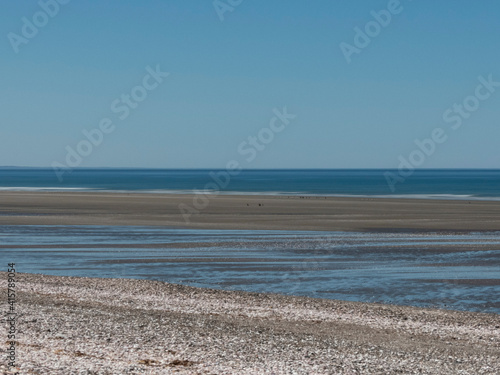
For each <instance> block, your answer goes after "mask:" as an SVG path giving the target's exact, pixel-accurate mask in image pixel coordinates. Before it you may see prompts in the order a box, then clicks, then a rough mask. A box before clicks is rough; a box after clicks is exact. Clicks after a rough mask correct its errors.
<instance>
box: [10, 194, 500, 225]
mask: <svg viewBox="0 0 500 375" xmlns="http://www.w3.org/2000/svg"><path fill="white" fill-rule="evenodd" d="M196 197H197V196H196V195H192V194H191V195H190V194H186V195H182V194H141V193H137V194H136V193H134V194H128V193H96V192H92V193H82V192H6V191H4V192H0V224H9V225H15V224H27V225H154V226H170V227H182V228H204V229H276V230H278V229H279V230H328V231H333V230H345V231H370V230H382V231H405V230H408V231H414V230H433V231H446V230H450V231H454V230H458V231H483V230H485V231H491V230H493V231H495V230H500V202H499V201H477V200H476V201H474V200H472V201H466V200H434V199H427V200H424V199H392V198H388V199H384V198H347V197H304V198H301V197H296V196H255V195H253V196H252V195H247V196H245V195H241V196H239V195H238V196H237V195H218V196H217V195H214V196H209V197H208V198H207V201H204V202H205V204H206V203H207V202H208V204H207V205H206V207H205V208H196V207H201V206H200V204H201V203H202V202H201V200H199V197H198V198H196ZM196 199H198V200H196ZM196 202H198V206H196V204H195V203H196ZM200 202H201V203H200ZM180 205H183V206H182V207H183V208H184V209H185V212H187V213H188V214H187V215H186V216H189V217H188V218H187V220H186V216H185V217H183V215H182V213H181V208H180ZM189 214H190V215H189Z"/></svg>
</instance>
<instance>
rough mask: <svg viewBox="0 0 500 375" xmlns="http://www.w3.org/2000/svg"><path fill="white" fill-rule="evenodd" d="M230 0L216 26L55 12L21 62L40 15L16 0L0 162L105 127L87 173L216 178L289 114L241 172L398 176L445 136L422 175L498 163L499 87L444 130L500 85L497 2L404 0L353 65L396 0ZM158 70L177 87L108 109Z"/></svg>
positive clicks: (37, 158) (4, 66)
mask: <svg viewBox="0 0 500 375" xmlns="http://www.w3.org/2000/svg"><path fill="white" fill-rule="evenodd" d="M51 1H56V0H45V2H47V3H51ZM393 1H394V0H393ZM42 2H43V1H42ZM221 2H222V3H226V4H227V5H226V6H227V7H231V8H232V11H227V12H226V13H224V14H223V20H222V21H221V19H220V17H219V15H218V14H217V12H216V10H215V8H214V4H213V1H212V0H191V1H182V0H171V1H166V0H165V1H159V0H156V1H154V0H143V1H131V0H122V1H106V0H99V1H97V0H96V1H90V0H87V1H85V0H72V1H69V2H68V3H67V4H64V5H63V4H59V3H58V4H59V5H58V7H59V10H58V11H57V14H55V15H54V17H50V16H48V18H47V19H48V21H47V24H46V25H44V26H40V27H37V29H38V33H37V34H36V35H35V36H33V37H30V38H26V40H27V43H23V44H18V45H17V48H18V52H17V53H16V52H15V48H14V47H13V44H12V43H11V39H12V34H9V33H14V34H16V35H18V36H19V37H24V36H23V33H22V27H23V24H24V23H23V22H24V21H23V18H24V17H25V19H27V20H28V21H29V22H33V17H34V16H35V15H36V14H37V12H40V11H41V9H42V8H41V6H40V4H39V2H37V1H28V0H26V1H15V2H14V1H12V2H8V3H9V5H4V7H3V9H2V12H1V13H0V21H1V22H0V28H1V29H0V34H1V35H2V38H3V39H2V43H0V53H1V59H0V69H1V71H2V72H3V73H2V75H1V79H0V123H1V137H0V165H9V166H12V165H14V166H50V165H51V164H52V163H53V162H55V161H57V162H60V163H62V164H64V163H65V162H64V160H65V158H66V156H67V153H68V151H67V150H68V147H69V148H72V149H75V150H76V149H77V145H78V144H79V142H81V141H82V140H85V139H86V138H85V137H84V135H83V133H82V131H83V130H85V129H86V130H87V131H90V130H92V129H94V128H98V126H99V122H100V121H101V120H102V119H103V118H109V119H111V120H112V121H113V125H114V130H113V132H111V133H109V134H104V135H103V142H102V143H100V144H98V145H97V146H94V147H93V149H92V151H91V152H90V153H89V155H86V156H84V157H82V158H81V162H80V164H79V166H81V167H95V166H103V167H154V168H223V167H224V166H225V165H226V163H227V161H229V160H245V159H244V157H243V156H242V155H241V154H240V153H239V152H238V147H239V146H240V145H241V143H242V142H245V141H247V140H248V137H251V136H256V135H258V134H259V132H260V131H261V130H262V129H263V128H267V127H269V123H270V120H271V119H272V118H273V117H274V116H275V115H274V113H273V109H275V108H278V109H283V108H284V107H286V108H287V111H288V112H289V113H291V114H295V115H296V118H294V119H293V120H291V121H290V123H289V124H288V125H287V126H286V128H285V130H283V131H281V132H279V133H276V134H275V135H274V138H273V140H272V141H271V142H270V143H268V144H266V145H265V148H264V149H262V150H258V153H257V156H256V157H255V159H254V160H252V162H250V163H246V164H242V165H243V166H244V167H246V168H397V167H398V164H399V159H398V158H399V157H400V156H403V157H408V156H409V155H410V154H411V152H412V151H414V150H415V149H416V147H417V146H416V145H415V140H416V139H419V140H422V139H425V138H429V137H430V136H431V134H432V131H433V130H434V129H436V128H442V129H444V130H445V132H446V135H447V140H446V142H443V143H440V144H436V147H435V150H433V152H432V154H431V155H426V158H425V161H424V162H423V163H422V164H421V165H419V166H420V167H424V168H441V167H445V168H446V167H449V168H497V167H498V165H499V160H500V151H499V147H498V144H499V141H500V121H499V118H500V106H499V105H498V104H499V102H500V87H499V88H495V89H494V90H493V92H490V94H491V95H489V97H488V98H487V99H484V100H483V99H481V100H480V102H479V106H478V108H477V109H474V111H471V112H469V113H467V114H468V117H467V118H464V119H463V123H462V124H461V126H460V128H458V129H456V130H453V129H452V127H451V125H452V124H451V123H449V122H448V123H447V122H445V121H444V120H443V113H444V112H445V111H446V110H447V109H449V108H451V107H452V106H453V104H454V103H459V104H461V103H463V101H464V100H465V99H466V98H468V97H469V96H471V95H474V94H475V90H476V87H477V86H478V85H479V84H480V81H478V77H480V76H482V77H484V78H487V77H488V76H489V75H492V77H493V80H494V81H500V64H499V61H500V48H498V41H499V37H500V23H499V22H498V14H500V3H499V2H498V1H494V0H485V1H481V2H477V1H472V0H470V1H465V0H458V1H451V0H450V1H439V2H436V1H431V0H413V1H410V0H401V1H400V4H399V8H398V9H399V10H400V12H399V13H397V14H392V15H391V20H390V22H389V23H388V25H387V26H386V27H383V26H381V27H380V32H379V33H378V34H376V35H374V36H373V37H371V38H370V43H369V45H368V46H366V47H364V48H358V49H359V51H360V52H359V53H356V54H353V55H352V56H351V62H350V63H348V62H347V61H346V58H345V56H344V54H343V53H342V51H341V48H340V44H341V43H348V44H350V45H352V46H354V47H356V45H355V42H354V38H355V34H356V32H355V28H356V27H358V28H359V29H361V30H365V27H366V25H367V23H369V22H374V16H373V15H372V14H371V12H372V11H376V12H379V11H382V10H387V9H388V3H389V2H388V1H378V0H377V1H348V0H339V1H331V0H315V1H305V0H303V1H298V0H290V1H286V2H285V1H269V0H251V1H250V0H243V1H241V3H240V4H239V5H234V6H231V5H229V4H230V3H231V2H230V1H228V0H221ZM232 3H233V4H237V3H238V1H237V0H232ZM219 4H220V3H219ZM42 11H43V10H42ZM38 17H39V21H38V22H43V21H44V19H43V15H41V16H40V14H38ZM40 17H41V18H40ZM372 26H373V24H372ZM35 27H36V26H35ZM9 35H11V39H9ZM16 40H18V39H16ZM158 65H159V66H160V68H161V70H162V71H165V72H169V73H170V75H169V76H168V77H167V78H165V79H164V81H163V82H162V83H160V84H159V85H158V87H156V88H155V89H154V90H151V91H148V92H147V97H146V99H145V100H144V101H142V102H141V103H139V104H138V105H137V108H134V109H132V110H131V111H130V115H129V116H128V117H127V118H125V119H123V120H121V119H119V118H118V116H117V114H116V113H114V112H113V111H112V110H111V104H112V103H113V101H115V100H117V99H120V98H121V95H123V94H130V92H131V90H132V89H133V88H134V87H136V86H137V85H140V84H141V82H142V80H143V78H144V76H145V75H146V74H147V71H146V68H147V67H148V66H150V67H152V68H154V67H156V66H158ZM496 90H498V91H496ZM470 103H473V104H474V102H473V101H472V102H470Z"/></svg>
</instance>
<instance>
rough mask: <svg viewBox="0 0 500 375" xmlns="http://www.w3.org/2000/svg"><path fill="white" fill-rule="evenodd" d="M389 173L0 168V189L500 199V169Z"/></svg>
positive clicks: (371, 171)
mask: <svg viewBox="0 0 500 375" xmlns="http://www.w3.org/2000/svg"><path fill="white" fill-rule="evenodd" d="M385 172H391V173H393V174H394V175H398V171H397V170H376V169H365V170H362V169H356V170H349V169H345V170H324V169H321V170H320V169H317V170H243V171H238V172H237V173H236V174H235V175H232V176H229V175H228V173H227V172H226V171H225V170H207V169H203V170H201V169H200V170H191V169H105V168H103V169H83V168H82V169H75V170H73V171H71V172H67V173H65V174H63V176H62V181H60V180H59V179H58V178H57V176H56V174H55V173H54V171H53V170H52V169H43V168H33V169H30V168H0V190H66V189H77V190H100V191H135V192H167V193H168V192H176V193H179V192H192V191H201V190H205V189H207V188H208V189H211V190H217V191H220V192H221V193H253V194H295V195H300V194H303V195H308V194H313V195H357V196H383V197H400V196H405V197H408V198H412V197H413V198H448V199H492V200H498V199H500V170H479V169H474V170H458V169H441V170H415V171H414V172H413V173H412V174H411V175H410V176H408V177H404V178H403V179H404V181H401V180H400V181H399V182H398V183H396V184H395V185H394V186H393V187H394V191H393V190H392V189H391V188H390V186H389V184H388V183H387V180H386V177H385V176H384V173H385Z"/></svg>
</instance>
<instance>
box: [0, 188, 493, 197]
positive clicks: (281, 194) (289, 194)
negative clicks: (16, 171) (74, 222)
mask: <svg viewBox="0 0 500 375" xmlns="http://www.w3.org/2000/svg"><path fill="white" fill-rule="evenodd" d="M0 192H10V193H16V192H27V193H64V192H79V193H99V194H101V193H102V194H173V195H194V194H201V195H207V194H208V195H230V196H264V197H266V196H270V197H289V198H301V197H310V198H317V197H319V198H322V197H327V198H362V199H432V200H436V199H437V200H457V201H462V200H465V201H467V200H469V201H472V200H473V201H500V196H477V195H470V194H385V195H384V194H336V193H324V194H320V193H305V192H287V191H237V190H227V191H226V190H224V191H217V192H215V191H214V192H206V191H203V190H172V189H157V190H139V189H138V190H109V189H97V188H86V187H65V188H61V187H21V186H20V187H0Z"/></svg>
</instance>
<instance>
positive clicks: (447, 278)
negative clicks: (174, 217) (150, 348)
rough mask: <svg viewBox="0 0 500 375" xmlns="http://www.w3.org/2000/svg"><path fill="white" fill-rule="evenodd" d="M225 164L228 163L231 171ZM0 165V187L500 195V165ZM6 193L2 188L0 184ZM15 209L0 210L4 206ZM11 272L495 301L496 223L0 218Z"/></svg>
mask: <svg viewBox="0 0 500 375" xmlns="http://www.w3.org/2000/svg"><path fill="white" fill-rule="evenodd" d="M229 172H231V173H232V174H230V173H229ZM386 172H391V173H392V174H393V175H397V176H400V175H399V173H400V172H399V171H397V170H393V171H390V170H389V171H386V170H244V171H238V173H235V171H226V170H180V169H176V170H159V169H76V170H74V171H72V172H71V173H67V174H65V175H64V178H63V180H62V181H59V179H58V178H57V176H56V175H55V173H54V171H52V170H51V169H41V168H32V169H30V168H2V169H0V190H5V191H10V190H11V191H68V190H70V191H71V190H74V191H101V192H120V191H126V192H137V193H139V192H140V193H151V194H156V193H191V192H200V191H205V190H206V189H209V190H212V191H214V190H217V192H218V193H220V194H272V195H279V194H287V195H331V196H363V197H384V198H387V199H391V198H399V197H405V198H414V199H420V198H430V199H438V198H439V199H456V200H463V199H467V200H486V201H488V200H491V201H493V200H499V199H500V170H451V169H448V170H416V171H414V173H412V174H411V175H409V174H408V173H406V175H405V177H404V181H399V182H398V183H397V184H396V186H395V188H396V189H395V190H394V191H392V190H391V189H390V187H389V184H388V183H387V179H386V175H387V174H386ZM0 197H1V195H0ZM10 214H11V213H10V212H9V211H6V210H3V209H2V206H1V199H0V215H1V216H8V215H10ZM0 258H1V260H2V262H3V263H5V265H6V264H7V262H13V263H16V267H17V270H18V272H30V273H43V274H49V275H59V276H90V277H118V278H138V279H149V280H160V281H166V282H171V283H179V284H185V285H191V286H197V287H206V288H216V289H225V290H244V291H252V292H266V293H280V294H288V295H301V296H309V297H315V298H328V299H340V300H349V301H362V302H379V303H389V304H399V305H411V306H423V307H438V308H444V309H453V310H467V311H478V312H486V313H495V314H499V313H500V228H499V229H498V231H489V232H472V231H471V232H457V233H452V232H425V233H419V232H413V233H402V232H399V233H390V232H388V233H381V232H378V233H370V232H340V231H333V232H324V231H323V232H314V231H270V230H267V231H266V230H260V231H255V230H200V229H179V228H168V227H166V228H158V227H139V226H134V227H123V226H74V225H58V226H49V225H2V226H0Z"/></svg>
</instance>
